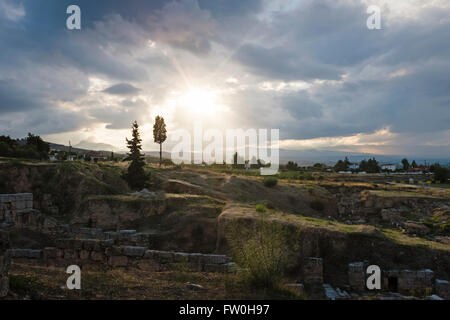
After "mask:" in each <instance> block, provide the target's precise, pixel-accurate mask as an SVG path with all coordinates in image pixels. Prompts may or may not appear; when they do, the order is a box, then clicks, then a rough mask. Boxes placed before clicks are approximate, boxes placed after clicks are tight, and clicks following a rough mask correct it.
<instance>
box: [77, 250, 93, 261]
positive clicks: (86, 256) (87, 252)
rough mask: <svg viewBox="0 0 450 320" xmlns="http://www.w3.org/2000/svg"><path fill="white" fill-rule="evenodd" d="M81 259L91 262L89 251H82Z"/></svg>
mask: <svg viewBox="0 0 450 320" xmlns="http://www.w3.org/2000/svg"><path fill="white" fill-rule="evenodd" d="M79 254H80V259H81V260H89V257H90V253H89V251H87V250H80V253H79Z"/></svg>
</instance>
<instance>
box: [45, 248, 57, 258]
mask: <svg viewBox="0 0 450 320" xmlns="http://www.w3.org/2000/svg"><path fill="white" fill-rule="evenodd" d="M43 254H44V259H46V260H48V259H56V258H57V254H58V249H57V248H53V247H46V248H44V250H43Z"/></svg>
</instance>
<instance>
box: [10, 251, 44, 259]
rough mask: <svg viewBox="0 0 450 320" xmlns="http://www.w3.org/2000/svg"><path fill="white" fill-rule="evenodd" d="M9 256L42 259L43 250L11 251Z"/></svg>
mask: <svg viewBox="0 0 450 320" xmlns="http://www.w3.org/2000/svg"><path fill="white" fill-rule="evenodd" d="M7 252H8V254H9V256H10V257H11V258H26V259H40V258H41V255H42V250H33V249H9V250H8V251H7Z"/></svg>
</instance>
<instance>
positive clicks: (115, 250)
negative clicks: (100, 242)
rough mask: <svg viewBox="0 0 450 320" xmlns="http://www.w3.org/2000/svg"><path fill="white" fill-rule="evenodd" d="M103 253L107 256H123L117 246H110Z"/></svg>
mask: <svg viewBox="0 0 450 320" xmlns="http://www.w3.org/2000/svg"><path fill="white" fill-rule="evenodd" d="M105 252H106V255H108V256H121V255H123V248H122V247H119V246H111V247H109V248H106V250H105Z"/></svg>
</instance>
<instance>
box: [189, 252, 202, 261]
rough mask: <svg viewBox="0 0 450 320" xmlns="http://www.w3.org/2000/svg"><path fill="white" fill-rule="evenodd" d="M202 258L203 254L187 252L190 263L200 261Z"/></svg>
mask: <svg viewBox="0 0 450 320" xmlns="http://www.w3.org/2000/svg"><path fill="white" fill-rule="evenodd" d="M202 259H203V254H201V253H191V254H189V262H191V263H201V262H202Z"/></svg>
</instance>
